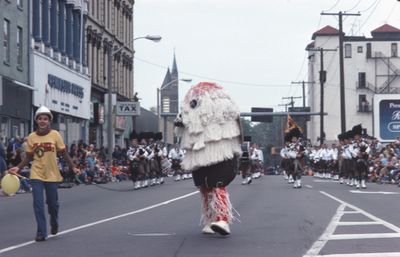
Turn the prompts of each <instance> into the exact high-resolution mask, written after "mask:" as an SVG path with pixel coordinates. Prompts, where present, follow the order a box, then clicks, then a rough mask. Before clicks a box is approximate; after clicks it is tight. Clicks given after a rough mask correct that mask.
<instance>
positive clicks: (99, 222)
mask: <svg viewBox="0 0 400 257" xmlns="http://www.w3.org/2000/svg"><path fill="white" fill-rule="evenodd" d="M198 193H199V191H194V192H192V193H189V194H186V195H182V196H179V197H176V198H173V199H170V200H167V201H164V202H161V203H157V204H154V205H151V206H148V207H145V208H142V209H139V210H136V211H132V212H127V213H124V214H120V215H117V216H113V217H110V218H107V219H102V220H98V221H95V222H92V223H88V224H85V225H81V226H78V227H75V228H70V229H67V230H64V231H61V232H59V233H58V234H57V235H55V236H53V235H50V236H48V238H52V237H56V236H60V235H64V234H68V233H71V232H74V231H77V230H81V229H84V228H88V227H92V226H95V225H98V224H102V223H105V222H108V221H112V220H116V219H120V218H124V217H127V216H130V215H133V214H137V213H141V212H145V211H148V210H151V209H154V208H157V207H160V206H163V205H167V204H170V203H172V202H176V201H178V200H181V199H184V198H187V197H190V196H192V195H195V194H198ZM33 243H35V241H33V240H32V241H28V242H25V243H21V244H17V245H13V246H9V247H6V248H3V249H0V255H1V254H2V253H5V252H9V251H12V250H15V249H18V248H21V247H24V246H27V245H31V244H33Z"/></svg>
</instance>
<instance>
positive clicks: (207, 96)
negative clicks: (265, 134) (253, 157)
mask: <svg viewBox="0 0 400 257" xmlns="http://www.w3.org/2000/svg"><path fill="white" fill-rule="evenodd" d="M206 84H207V83H206ZM192 101H195V102H196V103H197V105H196V106H195V107H194V108H192V107H191V104H190V103H191V102H192ZM180 115H181V117H180V119H181V121H182V123H183V125H184V127H183V128H182V127H176V129H175V133H176V134H177V136H178V137H180V138H181V146H182V148H184V149H186V151H187V152H186V154H185V159H184V160H183V162H182V166H183V168H184V169H188V170H195V169H197V168H199V167H202V166H209V165H212V164H216V163H218V162H222V161H224V160H227V159H232V158H233V156H234V155H235V154H240V153H241V149H240V137H241V129H240V122H239V115H240V112H239V108H238V106H237V105H236V104H235V103H234V102H233V101H232V100H231V98H230V97H229V95H228V94H227V93H226V92H225V91H224V90H223V89H222V87H220V86H218V85H216V84H207V85H202V84H199V85H197V86H194V87H192V88H191V89H190V90H189V92H188V93H187V95H186V97H185V100H184V104H183V107H182V113H181V114H180Z"/></svg>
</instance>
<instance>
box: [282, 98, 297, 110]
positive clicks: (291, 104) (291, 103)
mask: <svg viewBox="0 0 400 257" xmlns="http://www.w3.org/2000/svg"><path fill="white" fill-rule="evenodd" d="M298 98H301V96H296V97H295V96H289V97H282V99H290V102H289V103H288V104H287V105H290V106H291V107H292V108H293V107H294V101H293V99H298Z"/></svg>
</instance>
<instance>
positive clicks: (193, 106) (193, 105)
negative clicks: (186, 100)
mask: <svg viewBox="0 0 400 257" xmlns="http://www.w3.org/2000/svg"><path fill="white" fill-rule="evenodd" d="M196 106H197V100H195V99H193V100H192V101H190V107H191V108H192V109H194V108H196Z"/></svg>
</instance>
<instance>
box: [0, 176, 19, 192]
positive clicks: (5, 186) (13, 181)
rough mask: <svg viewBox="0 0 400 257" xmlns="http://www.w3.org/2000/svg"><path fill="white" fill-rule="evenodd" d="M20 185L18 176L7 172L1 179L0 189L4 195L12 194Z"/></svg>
mask: <svg viewBox="0 0 400 257" xmlns="http://www.w3.org/2000/svg"><path fill="white" fill-rule="evenodd" d="M19 186H20V182H19V178H18V177H17V176H15V175H13V174H7V175H5V176H4V177H3V179H2V180H1V189H2V190H3V192H4V193H5V194H6V195H14V194H15V193H16V192H17V191H18V189H19Z"/></svg>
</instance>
